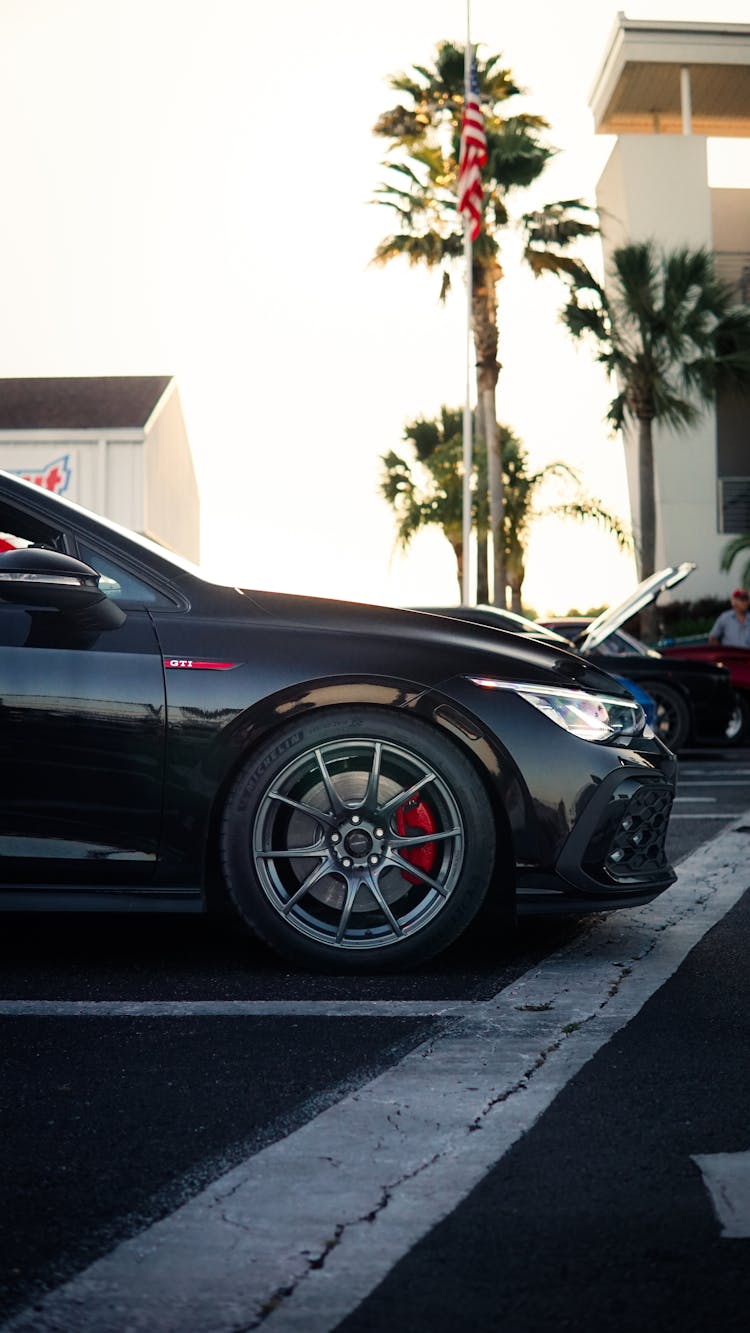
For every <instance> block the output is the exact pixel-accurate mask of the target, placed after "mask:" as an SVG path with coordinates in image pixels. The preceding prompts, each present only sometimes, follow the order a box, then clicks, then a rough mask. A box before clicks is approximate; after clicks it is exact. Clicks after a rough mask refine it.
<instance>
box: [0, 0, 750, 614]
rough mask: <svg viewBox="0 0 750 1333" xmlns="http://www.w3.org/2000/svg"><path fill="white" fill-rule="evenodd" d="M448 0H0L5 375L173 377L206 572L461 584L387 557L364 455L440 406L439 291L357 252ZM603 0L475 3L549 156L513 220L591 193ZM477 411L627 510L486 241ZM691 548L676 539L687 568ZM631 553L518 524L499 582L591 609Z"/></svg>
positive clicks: (594, 420)
mask: <svg viewBox="0 0 750 1333" xmlns="http://www.w3.org/2000/svg"><path fill="white" fill-rule="evenodd" d="M465 13H466V11H465V4H464V2H463V0H421V2H420V0H380V3H379V4H378V5H377V7H372V6H360V5H355V4H352V3H351V0H315V3H313V2H312V0H273V3H263V4H261V3H260V0H212V2H211V4H208V3H207V0H3V3H2V6H1V7H0V121H1V122H2V124H3V126H4V127H5V129H4V134H3V143H2V149H1V150H0V151H1V153H2V180H3V200H2V206H1V207H0V254H1V255H2V256H3V267H2V283H1V286H0V291H1V292H2V313H3V318H2V322H1V323H0V367H1V370H0V373H1V374H2V375H11V376H14V375H17V376H25V375H98V374H102V375H104V374H166V373H169V374H174V375H176V377H177V380H178V384H179V388H180V394H181V399H182V403H183V407H184V411H185V417H186V421H187V426H188V432H189V436H190V440H191V443H192V447H193V453H194V458H195V465H196V470H197V474H198V480H199V485H200V490H201V498H202V512H203V563H204V565H205V567H206V568H207V569H208V570H209V571H210V572H213V573H215V574H217V575H220V576H222V577H231V578H236V579H237V580H238V581H239V582H243V583H245V584H246V585H247V586H254V587H259V588H260V587H266V588H281V589H286V590H291V591H297V592H307V593H315V594H319V595H323V596H334V597H335V596H341V597H352V598H356V599H358V600H363V601H367V600H371V601H382V602H393V603H406V604H409V603H422V604H426V603H430V602H433V603H436V602H447V601H453V600H456V598H457V591H458V588H457V583H456V579H455V572H454V562H453V556H452V552H451V550H450V548H449V546H448V545H447V543H446V542H445V541H444V539H443V538H442V537H441V536H440V535H439V534H438V533H437V531H434V532H432V533H426V534H424V535H423V536H422V537H420V538H419V539H418V540H417V541H416V542H415V543H414V544H413V546H412V547H411V549H410V551H409V553H408V554H407V555H406V556H405V557H401V556H398V555H395V554H394V527H393V521H392V517H391V513H390V510H389V509H388V507H387V506H386V504H385V502H384V501H382V500H381V499H380V497H379V495H378V475H379V455H380V454H382V453H385V452H386V451H387V450H389V449H391V448H393V449H396V450H399V448H400V447H401V441H402V432H403V426H404V423H405V422H406V421H407V420H409V419H411V418H413V417H415V416H417V415H419V414H424V415H433V414H435V413H437V411H438V410H439V408H440V405H441V403H448V404H451V405H456V406H458V405H460V403H461V401H462V397H463V386H464V377H465V359H464V357H465V354H464V338H465V333H464V304H463V301H462V299H461V293H460V291H457V294H456V295H455V297H454V298H453V299H452V300H451V301H449V302H448V304H447V306H445V307H441V306H440V305H439V303H438V288H437V282H438V280H437V279H436V278H432V277H430V276H429V275H426V274H423V273H421V272H418V271H416V270H411V269H408V268H407V267H405V266H404V267H401V266H400V265H399V264H394V265H391V266H389V267H388V268H387V269H385V270H382V269H376V268H373V267H371V266H370V259H371V257H372V254H373V251H374V249H375V246H376V244H377V242H378V240H379V239H380V238H381V237H382V236H383V235H385V234H386V233H387V232H388V231H389V230H390V229H391V220H390V217H389V214H388V212H387V211H386V210H385V209H383V208H378V207H375V206H373V205H372V204H371V203H370V202H369V201H370V200H371V199H372V195H373V189H374V187H375V185H376V184H377V183H378V181H379V180H380V179H381V174H382V173H381V171H380V167H379V163H380V161H381V159H382V155H383V149H384V146H385V145H384V143H383V142H382V141H379V140H376V139H375V138H374V136H373V135H372V133H371V129H372V125H373V124H374V122H375V120H376V118H377V116H378V115H379V113H380V112H381V111H382V110H384V109H386V108H387V107H389V106H391V105H392V104H393V103H394V101H395V100H396V98H395V96H394V94H393V93H392V92H391V91H390V90H389V88H388V87H387V84H386V78H387V76H388V75H389V74H391V73H394V72H396V71H399V70H402V69H404V68H406V67H408V66H409V65H411V64H413V63H420V62H424V61H426V60H429V59H430V58H431V56H432V53H433V51H434V47H435V44H436V43H437V42H438V41H439V40H441V39H443V38H452V39H454V40H457V41H463V40H464V36H465V24H466V18H465ZM616 13H617V3H616V2H615V3H609V2H608V0H576V4H575V5H572V6H571V5H568V6H564V5H560V4H559V2H558V0H536V3H535V4H534V5H530V6H529V5H517V4H510V3H502V0H473V3H472V37H473V40H474V41H475V42H478V43H480V44H481V45H482V46H483V49H484V51H485V53H489V52H495V51H501V52H502V53H503V56H504V58H505V61H506V63H507V64H508V65H509V66H510V68H511V69H512V70H513V72H514V74H515V76H516V79H517V80H518V82H519V83H521V84H522V85H523V86H524V87H525V88H527V89H528V91H529V97H528V99H527V102H526V106H527V108H528V109H530V110H534V111H537V112H539V113H540V114H542V115H544V116H545V117H546V119H547V120H548V121H549V122H550V125H551V130H550V135H549V137H550V140H551V141H552V142H553V143H554V144H555V145H556V146H557V147H558V148H559V149H560V150H561V151H560V153H559V156H558V157H557V158H556V159H555V161H554V162H553V164H552V165H551V166H550V167H549V168H548V170H547V172H546V173H545V175H544V177H543V179H542V181H541V182H540V183H539V184H538V186H537V187H535V188H534V190H533V191H530V192H527V193H526V194H522V195H518V196H517V198H516V199H515V200H514V201H513V206H514V208H515V211H516V213H517V214H520V213H521V212H523V211H528V210H529V209H530V208H531V207H534V206H535V205H537V204H540V203H542V202H545V201H547V200H552V199H559V198H565V197H572V196H581V197H584V198H587V199H590V200H593V198H594V191H595V184H596V180H597V177H598V175H599V173H600V171H601V169H602V166H603V165H604V162H605V160H606V157H607V155H608V152H609V151H610V147H611V143H612V141H611V140H609V139H607V138H602V137H597V136H595V135H594V133H593V127H592V120H591V115H590V112H589V110H588V100H587V99H588V93H589V90H590V88H591V86H592V83H593V80H594V75H595V73H596V70H597V68H598V65H599V61H600V59H601V57H602V54H603V51H604V49H605V46H606V43H607V41H608V38H609V35H610V32H611V30H612V27H613V24H614V21H615V17H616ZM627 13H628V15H629V16H630V17H639V18H654V19H685V20H689V19H709V18H710V19H711V20H712V21H717V20H718V19H721V20H726V21H729V22H732V21H734V22H744V21H747V17H748V15H747V0H723V3H722V9H721V12H720V13H719V14H717V13H714V12H712V6H711V5H709V4H708V0H702V3H695V0H680V2H679V3H675V2H674V0H658V3H641V4H638V5H636V4H634V5H633V7H632V8H629V9H628V10H627ZM711 173H712V183H713V184H715V185H727V184H738V185H750V158H749V157H748V145H747V144H746V143H744V142H739V141H727V142H726V143H725V144H718V145H716V146H715V148H714V149H713V151H712V158H711ZM503 254H504V268H505V272H506V276H505V278H504V280H503V282H502V284H501V288H500V303H501V344H500V359H501V361H502V363H503V371H502V374H501V378H500V384H499V391H498V415H499V417H500V419H501V420H502V421H504V422H506V423H507V424H508V425H510V426H511V427H512V428H513V429H514V430H515V431H516V433H517V434H518V435H519V436H520V437H521V439H522V440H523V442H524V444H525V445H526V447H527V449H528V450H529V453H530V456H531V460H532V463H533V464H534V465H535V466H541V465H543V464H544V463H547V462H550V461H552V460H554V459H558V458H562V459H564V460H565V461H566V462H568V463H569V464H571V465H573V466H575V467H577V468H578V469H580V470H581V472H582V473H583V475H584V478H585V484H586V486H587V488H588V489H589V491H590V492H592V493H593V494H595V495H596V496H597V497H599V498H600V499H601V500H603V502H604V503H605V504H606V505H607V506H608V507H609V508H610V509H612V510H614V511H616V512H619V514H620V515H622V516H624V517H626V516H627V500H626V488H625V472H624V465H623V462H622V455H621V447H620V445H619V443H618V442H616V441H613V440H611V439H610V438H608V436H607V434H606V430H605V428H604V426H603V425H602V418H603V415H604V412H605V409H606V404H607V401H608V392H607V385H606V383H605V382H604V381H603V379H602V378H601V376H600V374H599V373H598V371H596V370H595V369H594V368H593V367H592V364H591V359H590V355H589V354H588V353H587V352H585V351H584V350H582V349H580V348H578V347H575V346H573V345H572V344H571V343H570V341H569V339H568V336H567V335H566V333H565V332H564V330H563V329H562V328H561V327H560V326H559V325H558V324H557V322H556V319H557V316H556V312H557V309H558V306H559V298H560V295H561V292H562V289H561V288H558V287H557V286H556V284H555V283H554V282H553V281H552V280H551V279H550V280H548V281H547V282H544V283H542V282H539V283H535V282H534V280H533V279H532V278H531V276H530V275H528V274H526V273H525V272H523V271H522V269H521V266H520V263H519V256H518V240H517V237H516V236H515V235H514V234H512V233H511V234H509V236H508V240H507V243H506V242H503ZM689 555H690V553H689V552H685V556H686V558H688V557H689ZM634 581H635V576H634V569H633V564H632V560H631V559H630V558H628V557H625V556H620V555H618V553H617V551H616V548H615V545H614V541H613V539H611V538H608V537H606V536H605V535H604V534H599V533H598V532H597V530H595V529H591V528H582V527H578V526H577V525H575V524H573V523H572V522H567V523H565V524H563V523H561V522H560V521H558V520H552V519H546V520H540V521H539V522H538V523H537V524H536V525H535V528H534V532H533V536H532V541H531V548H530V552H529V561H528V571H527V580H526V586H525V600H526V602H527V604H528V605H529V606H533V607H535V608H536V609H537V610H538V611H539V612H545V611H563V612H564V611H566V610H568V608H569V607H571V606H572V605H574V604H575V605H577V606H579V607H582V608H585V607H588V606H589V605H592V604H595V603H606V602H609V601H612V600H617V599H619V598H620V596H621V595H623V594H624V593H625V592H627V591H628V589H629V587H630V586H631V585H632V584H633V583H634Z"/></svg>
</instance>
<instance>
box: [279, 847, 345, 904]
mask: <svg viewBox="0 0 750 1333" xmlns="http://www.w3.org/2000/svg"><path fill="white" fill-rule="evenodd" d="M333 868H334V867H333V864H332V862H331V860H330V857H326V858H325V860H324V861H321V863H320V865H319V866H315V869H314V870H311V871H310V874H309V875H307V876H306V878H305V879H303V881H302V883H301V884H300V886H299V888H298V889H297V890H296V892H295V893H293V894H292V896H291V898H288V899H287V901H286V902H285V903H282V906H281V910H282V912H283V914H284V916H288V915H289V913H290V912H291V910H292V908H293V907H296V906H297V903H298V902H299V901H300V899H301V898H304V896H305V894H306V893H309V892H310V889H311V888H313V886H314V885H315V884H317V882H318V880H319V879H323V878H324V877H325V876H326V875H328V874H330V872H331V870H333Z"/></svg>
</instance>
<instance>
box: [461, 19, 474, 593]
mask: <svg viewBox="0 0 750 1333" xmlns="http://www.w3.org/2000/svg"><path fill="white" fill-rule="evenodd" d="M470 79H471V0H466V50H465V52H464V106H465V105H466V102H467V101H468V97H469V83H470ZM464 264H465V267H466V390H465V395H464V427H463V468H464V477H463V482H464V484H463V533H462V540H463V577H462V583H461V601H462V602H463V604H464V606H470V605H471V602H472V597H471V467H472V438H471V380H472V355H471V341H472V339H471V307H472V271H471V270H472V243H471V222H470V220H469V218H468V217H467V216H466V215H464Z"/></svg>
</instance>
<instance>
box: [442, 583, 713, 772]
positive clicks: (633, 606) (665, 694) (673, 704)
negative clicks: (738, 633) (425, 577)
mask: <svg viewBox="0 0 750 1333" xmlns="http://www.w3.org/2000/svg"><path fill="white" fill-rule="evenodd" d="M694 568H695V566H694V565H693V564H690V563H685V564H682V565H678V566H670V567H669V568H667V569H664V570H660V571H659V572H658V573H657V574H653V575H652V576H651V577H650V578H649V579H645V580H644V581H643V583H641V584H639V585H638V588H636V590H635V591H634V592H633V593H632V594H631V595H630V596H629V597H628V598H626V599H625V600H624V601H623V602H621V603H619V605H617V606H615V607H613V608H612V609H610V610H607V611H604V612H602V614H601V615H600V616H597V617H596V619H594V620H590V619H588V618H587V617H570V616H559V617H552V618H545V619H544V620H541V621H535V620H528V619H526V617H524V616H517V615H516V614H515V613H513V612H510V611H504V610H502V609H501V608H497V607H492V606H481V607H467V606H461V607H440V608H438V607H433V608H431V609H432V610H433V611H434V612H436V613H440V614H443V615H450V616H453V617H456V618H460V619H464V620H472V621H475V622H476V623H482V624H494V625H495V626H496V627H497V628H502V629H512V630H513V632H515V633H517V634H518V633H522V634H526V635H530V636H531V637H537V638H543V639H544V641H546V642H548V641H549V640H548V639H547V637H546V636H547V635H548V634H550V633H554V634H555V635H556V636H558V638H559V637H562V638H564V639H565V640H566V641H567V642H568V643H569V644H570V647H571V649H572V650H573V651H575V652H576V653H579V654H580V655H581V656H583V657H585V658H586V660H587V661H589V662H591V663H595V664H597V665H598V666H600V667H601V668H602V669H604V670H606V671H609V672H611V673H612V674H613V675H617V676H621V677H622V678H623V679H625V680H626V681H629V682H631V683H632V684H634V685H637V686H640V687H641V688H642V689H644V690H646V692H647V693H648V694H649V695H651V697H652V698H653V700H654V702H655V704H656V710H657V721H656V728H655V729H656V731H657V734H658V735H659V736H660V738H661V739H662V740H663V741H664V744H665V745H667V746H668V747H669V749H670V750H673V751H675V752H677V751H679V750H681V749H683V748H684V747H685V746H686V745H687V744H688V743H689V742H699V743H702V742H713V743H714V744H716V743H720V742H722V741H724V740H725V739H726V738H727V735H728V732H730V731H731V728H732V725H733V719H734V718H735V716H736V707H737V703H736V697H735V694H734V691H733V689H732V685H731V683H730V675H729V671H728V670H727V669H726V667H725V666H723V665H720V664H719V661H718V660H716V661H712V662H704V661H687V660H685V661H683V660H678V659H677V658H674V657H669V658H665V657H663V656H662V655H661V654H660V653H658V652H656V651H655V650H654V649H650V648H647V647H646V646H645V645H644V644H641V643H640V642H639V641H638V640H636V639H634V638H633V637H632V636H630V635H628V634H626V633H625V632H624V631H623V630H622V629H621V626H622V625H624V624H625V622H626V621H627V620H629V619H630V617H631V616H633V615H635V614H636V612H637V611H640V610H642V608H643V607H644V606H648V605H649V604H650V602H652V601H653V600H654V598H655V597H656V596H657V595H658V593H659V592H661V591H662V590H664V589H666V588H672V587H675V586H676V585H677V584H678V583H680V582H682V580H683V579H685V578H687V576H688V575H689V574H690V573H691V572H692V570H693V569H694ZM718 657H719V655H718V654H717V659H718Z"/></svg>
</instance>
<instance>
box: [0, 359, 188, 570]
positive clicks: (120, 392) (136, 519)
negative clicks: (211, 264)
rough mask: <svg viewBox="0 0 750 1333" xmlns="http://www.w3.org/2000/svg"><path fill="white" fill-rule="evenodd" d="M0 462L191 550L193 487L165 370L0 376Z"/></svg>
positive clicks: (174, 390) (173, 389) (176, 401)
mask: <svg viewBox="0 0 750 1333" xmlns="http://www.w3.org/2000/svg"><path fill="white" fill-rule="evenodd" d="M0 468H4V469H5V470H6V471H7V472H15V473H18V474H19V475H21V476H23V477H27V478H28V479H29V480H31V481H35V482H37V484H38V485H40V486H45V487H47V489H49V490H53V491H57V492H58V493H59V494H61V495H65V496H66V498H67V499H69V500H74V501H76V503H77V504H81V505H84V506H85V507H86V508H87V509H93V510H94V511H95V512H96V513H98V514H103V515H104V516H105V517H106V518H110V519H113V520H114V521H115V522H116V523H121V524H122V525H123V526H124V527H127V528H132V529H134V530H135V531H136V532H141V533H144V534H145V535H146V536H148V537H152V538H153V539H154V540H155V541H158V542H161V543H162V545H164V546H167V547H169V549H170V550H173V551H176V552H177V553H178V554H179V555H184V556H187V557H188V559H190V560H195V561H196V562H197V561H198V559H199V555H200V504H199V499H198V486H197V483H196V479H195V472H194V470H193V460H192V456H191V453H190V444H189V442H188V437H187V431H186V429H185V422H184V419H183V415H182V408H181V406H180V399H179V394H178V392H177V386H176V384H175V381H174V379H172V377H171V376H169V375H103V376H96V377H90V378H81V379H76V378H65V379H63V378H56V379H0Z"/></svg>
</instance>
